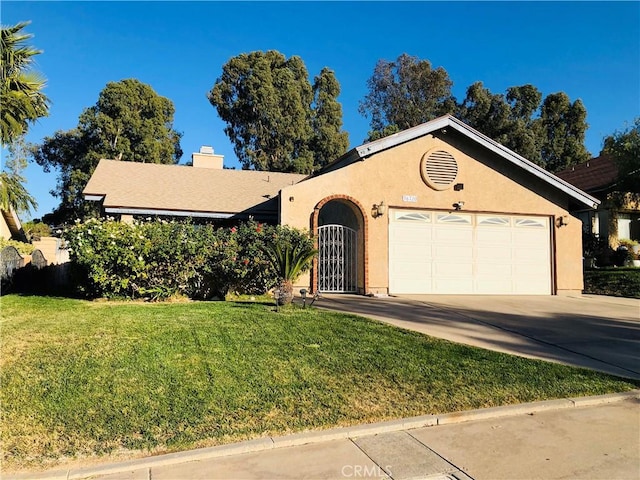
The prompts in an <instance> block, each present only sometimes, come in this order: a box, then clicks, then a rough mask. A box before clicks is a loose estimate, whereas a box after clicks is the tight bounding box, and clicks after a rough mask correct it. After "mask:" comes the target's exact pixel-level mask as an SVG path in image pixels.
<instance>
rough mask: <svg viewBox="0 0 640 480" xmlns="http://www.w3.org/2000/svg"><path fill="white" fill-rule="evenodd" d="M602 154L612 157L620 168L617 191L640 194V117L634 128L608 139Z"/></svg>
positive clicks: (619, 132) (618, 132)
mask: <svg viewBox="0 0 640 480" xmlns="http://www.w3.org/2000/svg"><path fill="white" fill-rule="evenodd" d="M602 153H604V154H607V155H610V156H611V157H612V158H613V160H614V161H615V162H616V165H617V167H618V183H617V185H616V189H617V190H619V191H627V192H634V193H640V117H638V118H636V119H635V121H634V123H633V125H632V126H630V127H628V128H626V129H624V130H619V131H617V132H614V133H613V134H612V135H609V136H608V137H606V138H605V139H604V148H603V149H602Z"/></svg>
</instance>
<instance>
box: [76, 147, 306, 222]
mask: <svg viewBox="0 0 640 480" xmlns="http://www.w3.org/2000/svg"><path fill="white" fill-rule="evenodd" d="M305 177H306V175H299V174H292V173H274V172H259V171H254V170H220V169H210V168H196V167H189V166H183V165H158V164H152V163H138V162H123V161H117V160H104V159H103V160H100V163H99V164H98V166H97V168H96V170H95V171H94V173H93V175H92V176H91V179H90V180H89V182H88V183H87V186H86V187H85V189H84V191H83V194H84V196H85V198H89V199H93V200H98V199H102V198H104V202H103V207H104V208H105V210H106V211H107V212H109V211H115V210H118V211H122V213H127V212H125V210H135V211H138V210H153V211H169V212H182V214H185V213H191V214H194V215H193V216H198V215H197V214H198V213H201V214H208V213H209V214H211V213H216V214H217V213H219V214H229V215H232V214H237V213H240V212H249V213H251V212H252V211H262V210H264V211H267V212H269V213H277V204H275V202H274V201H269V199H273V198H275V197H277V195H278V192H279V191H280V190H281V189H282V188H284V187H286V186H288V185H292V184H294V183H297V182H299V181H300V180H302V179H304V178H305ZM129 213H133V212H129ZM203 216H206V215H203Z"/></svg>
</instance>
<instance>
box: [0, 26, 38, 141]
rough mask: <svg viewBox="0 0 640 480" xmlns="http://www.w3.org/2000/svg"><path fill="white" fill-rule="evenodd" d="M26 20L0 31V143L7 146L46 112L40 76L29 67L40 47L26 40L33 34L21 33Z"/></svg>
mask: <svg viewBox="0 0 640 480" xmlns="http://www.w3.org/2000/svg"><path fill="white" fill-rule="evenodd" d="M27 25H29V22H22V23H18V24H17V25H14V26H12V27H6V28H4V27H3V28H2V29H1V31H0V52H1V53H0V61H1V62H2V64H1V65H0V72H1V73H0V74H1V75H2V77H1V79H0V105H2V114H1V115H0V132H1V133H2V144H3V145H8V144H9V143H11V142H12V141H13V140H14V139H16V138H18V137H20V136H22V135H24V134H25V133H26V132H27V129H28V127H29V123H33V122H35V121H36V120H37V119H39V118H41V117H45V116H47V115H48V114H49V99H48V98H47V96H46V95H45V94H44V92H43V91H42V90H43V89H44V87H45V85H46V81H45V79H44V77H43V76H42V75H41V74H39V73H38V72H36V71H33V70H32V69H31V68H32V66H33V64H34V61H35V60H34V57H35V56H36V55H38V54H40V53H42V51H41V50H36V49H35V48H33V47H31V46H29V45H28V44H27V43H26V42H27V41H28V40H29V39H31V38H32V37H33V35H31V34H28V33H23V32H22V29H23V28H24V27H26V26H27Z"/></svg>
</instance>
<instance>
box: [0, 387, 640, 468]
mask: <svg viewBox="0 0 640 480" xmlns="http://www.w3.org/2000/svg"><path fill="white" fill-rule="evenodd" d="M634 398H635V399H640V389H637V390H631V391H629V392H624V393H612V394H607V395H596V396H590V397H575V398H563V399H558V400H546V401H541V402H530V403H521V404H517V405H505V406H502V407H490V408H483V409H477V410H467V411H463V412H454V413H446V414H441V415H423V416H419V417H411V418H405V419H400V420H390V421H386V422H378V423H372V424H368V425H357V426H352V427H339V428H332V429H328V430H320V431H311V432H303V433H295V434H291V435H285V436H279V437H265V438H258V439H254V440H248V441H244V442H238V443H231V444H228V445H219V446H215V447H207V448H199V449H195V450H188V451H185V452H176V453H168V454H164V455H157V456H153V457H146V458H140V459H136V460H128V461H124V462H117V463H112V464H106V465H101V466H100V465H97V466H94V467H86V468H77V469H67V470H56V471H50V472H46V471H45V472H38V473H22V474H16V475H8V476H4V475H3V476H2V477H3V478H5V479H16V480H18V479H25V480H26V479H36V478H37V479H46V480H58V479H60V480H79V479H83V478H87V477H95V476H98V475H110V474H116V473H124V472H131V471H134V470H142V469H150V468H154V467H160V466H167V465H175V464H180V463H187V462H196V461H199V460H205V459H211V458H217V457H226V456H230V455H239V454H242V453H253V452H260V451H263V450H270V449H274V448H283V447H293V446H299V445H307V444H313V443H321V442H326V441H330V440H344V439H348V438H357V437H363V436H367V435H377V434H380V433H388V432H397V431H402V430H412V429H415V428H422V427H431V426H438V425H448V424H453V423H462V422H470V421H477V420H486V419H490V418H501V417H513V416H517V415H527V414H533V413H536V412H543V411H548V410H561V409H566V408H577V407H589V406H597V405H603V404H607V403H614V402H621V401H625V400H631V399H634Z"/></svg>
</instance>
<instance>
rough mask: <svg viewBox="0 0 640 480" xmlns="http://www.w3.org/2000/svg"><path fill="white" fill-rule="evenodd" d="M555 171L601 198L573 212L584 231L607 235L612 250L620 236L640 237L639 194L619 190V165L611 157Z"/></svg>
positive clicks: (594, 159) (602, 156)
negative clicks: (594, 206) (589, 205)
mask: <svg viewBox="0 0 640 480" xmlns="http://www.w3.org/2000/svg"><path fill="white" fill-rule="evenodd" d="M556 175H557V176H558V177H560V178H562V179H563V180H565V181H567V182H569V183H571V184H572V185H574V186H576V187H578V188H579V189H581V190H584V191H585V192H587V193H589V194H591V195H593V196H594V197H595V198H597V199H598V200H600V202H601V203H600V205H598V208H597V209H596V210H593V209H582V208H581V209H577V210H575V211H573V212H572V213H573V214H574V215H575V216H576V217H578V218H579V219H580V220H581V221H582V224H583V229H584V231H585V233H593V234H596V235H598V236H599V237H600V238H601V239H606V240H607V242H608V243H609V246H610V247H611V248H612V249H614V250H615V249H616V248H617V247H618V246H619V241H620V240H621V239H629V240H636V241H640V194H638V193H633V192H626V191H620V188H619V186H618V181H619V179H618V167H617V166H616V163H615V162H614V160H613V159H612V158H611V157H609V156H606V155H600V156H599V157H596V158H592V159H590V160H589V161H587V162H584V163H581V164H579V165H574V166H572V167H569V168H567V169H566V170H563V171H561V172H558V173H557V174H556Z"/></svg>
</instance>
